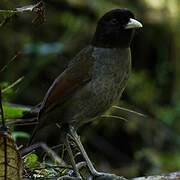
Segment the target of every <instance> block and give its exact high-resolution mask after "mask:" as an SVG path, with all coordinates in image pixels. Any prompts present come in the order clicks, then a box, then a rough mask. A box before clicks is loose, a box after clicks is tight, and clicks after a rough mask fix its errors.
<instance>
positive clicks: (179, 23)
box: [0, 0, 180, 177]
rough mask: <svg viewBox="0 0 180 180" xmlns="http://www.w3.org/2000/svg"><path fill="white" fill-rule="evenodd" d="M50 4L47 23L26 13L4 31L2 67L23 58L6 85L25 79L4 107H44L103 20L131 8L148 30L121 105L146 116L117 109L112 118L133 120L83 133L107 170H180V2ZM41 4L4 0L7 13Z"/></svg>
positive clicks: (137, 47)
mask: <svg viewBox="0 0 180 180" xmlns="http://www.w3.org/2000/svg"><path fill="white" fill-rule="evenodd" d="M44 2H45V5H46V22H45V23H44V24H42V25H40V26H35V25H33V24H32V23H31V21H32V20H33V15H32V13H25V14H22V15H19V16H16V17H13V18H12V19H11V20H10V22H8V23H7V24H6V25H5V26H3V27H1V28H0V69H1V68H2V67H3V66H4V65H6V64H7V63H8V62H9V61H11V59H12V58H13V57H14V56H15V55H16V54H17V53H19V55H18V56H17V58H16V59H15V60H14V61H13V62H12V63H10V65H9V66H8V68H7V69H6V70H5V71H3V72H1V73H0V84H1V85H2V86H3V87H6V86H8V85H9V84H11V83H13V82H14V81H16V80H17V79H18V78H20V77H22V76H24V79H23V80H22V82H21V83H19V84H18V85H16V86H15V87H14V88H13V90H12V91H13V92H9V91H8V93H5V94H3V98H4V101H5V102H11V103H16V104H23V105H30V106H34V105H36V104H38V103H39V102H41V100H42V99H43V97H44V95H45V93H46V91H47V89H48V87H49V86H50V85H51V83H52V82H53V80H54V78H55V77H56V76H57V75H58V74H59V73H60V72H62V70H63V69H64V68H65V67H66V65H67V63H68V61H69V60H70V59H71V58H72V57H73V56H75V54H76V53H77V52H79V50H81V49H82V48H83V47H84V46H86V45H87V44H88V43H89V42H90V40H91V38H92V36H93V33H94V30H95V26H96V22H97V20H98V18H99V17H101V16H102V15H103V14H104V13H105V12H107V11H109V10H111V9H114V8H120V7H126V8H129V9H130V10H131V11H132V12H134V14H135V15H136V19H138V20H139V21H140V22H142V24H143V26H144V27H143V28H142V29H140V30H138V31H137V32H136V35H135V38H134V40H133V43H132V46H131V50H132V69H133V70H132V73H131V76H130V78H129V81H128V86H127V88H126V90H125V92H124V93H123V96H122V98H121V101H120V102H119V106H121V107H125V108H129V109H131V110H135V111H138V112H142V113H143V114H145V115H146V118H144V117H140V116H138V115H135V114H133V113H127V112H126V113H125V112H124V111H122V110H117V109H115V108H112V109H111V110H110V111H109V112H107V114H110V113H112V114H113V115H116V116H122V117H125V118H126V119H128V121H127V122H124V121H121V120H117V119H114V118H100V119H99V120H98V121H95V122H93V123H90V124H86V125H84V126H83V127H81V128H80V129H79V133H80V134H81V139H82V141H83V144H84V145H85V148H86V149H87V152H88V154H89V156H90V158H91V159H92V161H93V162H94V163H95V164H96V167H97V168H98V169H101V170H103V171H107V172H112V173H116V174H118V175H124V176H126V177H135V176H140V175H152V174H159V173H168V172H172V171H176V170H180V150H179V148H180V120H179V118H180V13H179V12H180V1H179V0H51V1H46V0H45V1H44ZM35 3H37V1H25V0H21V1H14V0H11V1H9V0H1V2H0V9H13V8H16V7H21V6H26V5H30V4H35ZM1 20H2V19H1ZM20 130H21V129H18V131H20ZM21 131H23V129H22V130H21Z"/></svg>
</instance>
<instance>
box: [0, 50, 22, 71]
mask: <svg viewBox="0 0 180 180" xmlns="http://www.w3.org/2000/svg"><path fill="white" fill-rule="evenodd" d="M19 54H20V52H17V53H16V54H15V55H14V56H13V57H12V58H11V60H10V61H9V62H8V63H7V64H6V65H5V66H3V67H2V68H1V70H0V72H3V71H4V70H6V69H7V68H8V66H9V65H10V64H11V63H12V62H13V61H14V60H16V58H17V57H18V56H19Z"/></svg>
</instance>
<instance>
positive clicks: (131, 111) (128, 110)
mask: <svg viewBox="0 0 180 180" xmlns="http://www.w3.org/2000/svg"><path fill="white" fill-rule="evenodd" d="M113 107H114V108H116V109H119V110H122V111H126V112H130V113H133V114H136V115H138V116H141V117H146V116H145V115H144V114H142V113H139V112H136V111H133V110H130V109H127V108H123V107H120V106H113Z"/></svg>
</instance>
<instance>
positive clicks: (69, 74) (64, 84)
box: [39, 47, 93, 125]
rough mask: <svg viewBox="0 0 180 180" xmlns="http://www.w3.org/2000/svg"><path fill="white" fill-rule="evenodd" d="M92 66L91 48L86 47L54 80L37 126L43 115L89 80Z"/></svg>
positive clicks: (44, 101)
mask: <svg viewBox="0 0 180 180" xmlns="http://www.w3.org/2000/svg"><path fill="white" fill-rule="evenodd" d="M92 65H93V58H92V48H91V47H87V48H85V49H83V50H82V51H81V52H80V53H79V54H77V56H76V57H75V58H74V59H73V60H72V62H71V63H70V65H69V66H68V68H67V69H66V70H65V71H64V72H63V73H62V74H60V75H59V76H58V77H57V78H56V79H55V81H54V83H53V84H52V86H51V87H50V88H49V90H48V92H47V94H46V96H45V98H44V100H43V103H42V106H41V111H40V117H39V124H41V125H42V124H43V122H41V117H42V116H43V115H44V114H46V113H48V112H49V111H51V110H52V109H53V107H54V106H56V105H58V106H60V105H61V104H63V103H64V102H65V101H66V100H67V99H68V98H70V97H71V96H72V95H73V94H74V93H75V92H76V91H77V89H78V88H80V87H82V86H83V85H84V84H85V83H87V82H88V81H89V80H90V79H91V77H90V69H91V67H92ZM42 121H43V120H42Z"/></svg>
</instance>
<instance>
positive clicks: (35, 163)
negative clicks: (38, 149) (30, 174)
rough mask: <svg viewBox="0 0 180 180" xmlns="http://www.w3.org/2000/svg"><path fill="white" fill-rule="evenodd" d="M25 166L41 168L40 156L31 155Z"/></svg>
mask: <svg viewBox="0 0 180 180" xmlns="http://www.w3.org/2000/svg"><path fill="white" fill-rule="evenodd" d="M24 162H25V165H26V166H27V167H29V168H37V167H39V162H38V156H37V155H36V154H30V155H28V156H27V157H26V158H25V161H24Z"/></svg>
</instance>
